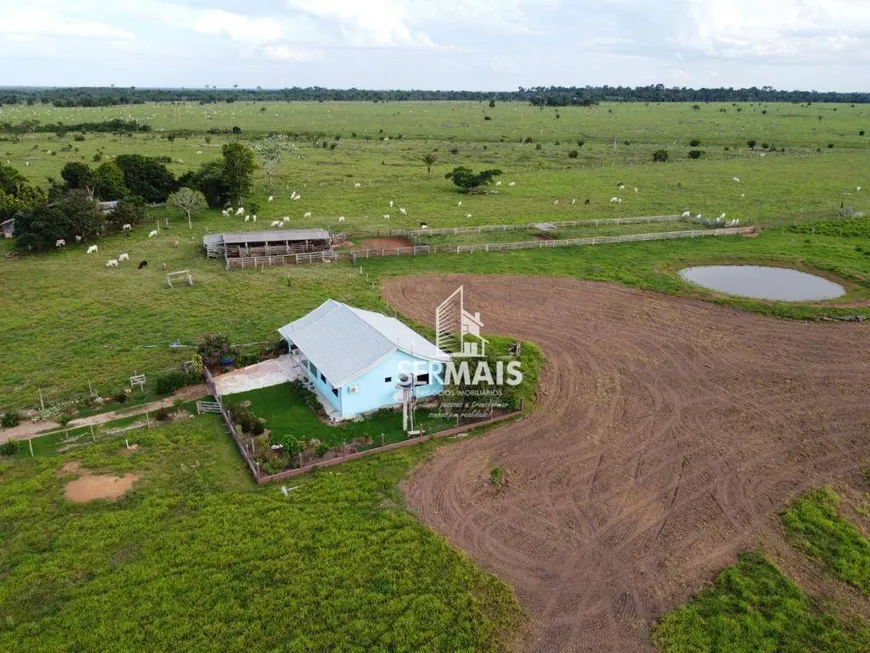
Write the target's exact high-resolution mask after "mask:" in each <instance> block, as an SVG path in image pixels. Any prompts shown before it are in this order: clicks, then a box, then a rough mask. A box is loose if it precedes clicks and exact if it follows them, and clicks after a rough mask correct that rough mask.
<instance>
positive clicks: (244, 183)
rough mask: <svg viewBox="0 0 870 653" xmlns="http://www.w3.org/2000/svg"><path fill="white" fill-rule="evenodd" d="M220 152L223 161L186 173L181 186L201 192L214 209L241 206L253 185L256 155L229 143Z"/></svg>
mask: <svg viewBox="0 0 870 653" xmlns="http://www.w3.org/2000/svg"><path fill="white" fill-rule="evenodd" d="M221 152H222V154H223V159H220V160H217V161H209V162H208V163H204V164H203V165H201V166H200V167H199V169H198V170H195V171H191V172H187V173H185V174H183V175H182V176H181V177H180V178H179V180H178V181H179V184H180V185H181V186H186V187H187V188H191V189H194V190H198V191H200V192H201V193H202V194H203V195H204V196H205V199H206V202H207V203H208V205H209V206H210V207H212V208H216V207H220V206H225V205H227V204H230V203H233V204H237V205H239V206H241V205H242V204H243V202H244V197H245V195H247V194H248V193H249V192H250V190H251V185H252V184H253V179H254V170H256V168H257V161H256V155H255V153H254V151H253V150H252V149H251V148H249V147H247V146H245V145H243V144H241V143H227V144H226V145H224V146H223V148H222V149H221Z"/></svg>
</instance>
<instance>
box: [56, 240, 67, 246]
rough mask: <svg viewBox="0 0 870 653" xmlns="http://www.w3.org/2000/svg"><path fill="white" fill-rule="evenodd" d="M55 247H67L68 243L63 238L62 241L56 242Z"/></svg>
mask: <svg viewBox="0 0 870 653" xmlns="http://www.w3.org/2000/svg"><path fill="white" fill-rule="evenodd" d="M54 246H55V247H66V241H65V240H64V239H63V238H61V239H60V240H56V241H55V243H54Z"/></svg>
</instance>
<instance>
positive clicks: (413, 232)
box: [357, 215, 683, 238]
mask: <svg viewBox="0 0 870 653" xmlns="http://www.w3.org/2000/svg"><path fill="white" fill-rule="evenodd" d="M682 219H683V218H682V217H681V216H679V215H647V216H637V217H633V218H590V219H586V220H562V221H552V220H541V221H540V222H526V223H521V224H487V225H478V226H476V227H442V228H439V229H387V230H386V231H384V232H382V231H381V230H380V229H378V230H377V232H376V233H375V234H372V236H374V237H375V238H382V237H384V236H410V237H414V236H417V237H419V236H459V235H462V234H482V233H489V232H492V231H528V230H540V228H541V226H542V225H548V226H552V227H553V228H554V229H561V228H564V227H601V226H606V225H619V224H649V223H656V222H680V221H681V220H682ZM357 237H358V238H359V237H360V236H357ZM362 237H363V238H365V237H366V236H362Z"/></svg>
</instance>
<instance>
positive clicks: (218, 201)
mask: <svg viewBox="0 0 870 653" xmlns="http://www.w3.org/2000/svg"><path fill="white" fill-rule="evenodd" d="M178 183H179V184H180V185H181V186H187V187H188V188H194V189H196V190H198V191H200V192H201V193H202V194H203V195H205V199H206V201H207V202H208V205H209V206H210V207H212V208H213V209H214V208H218V207H221V206H225V205H226V204H227V203H228V202H229V201H230V190H229V188H228V187H227V184H226V181H225V179H224V163H223V161H209V162H208V163H204V164H203V165H201V166H200V167H199V170H196V171H191V172H186V173H184V174H183V175H182V176H181V177H180V178H179V180H178Z"/></svg>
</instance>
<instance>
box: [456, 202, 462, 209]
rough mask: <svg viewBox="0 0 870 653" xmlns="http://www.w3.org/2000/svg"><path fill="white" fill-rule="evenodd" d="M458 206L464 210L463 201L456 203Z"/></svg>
mask: <svg viewBox="0 0 870 653" xmlns="http://www.w3.org/2000/svg"><path fill="white" fill-rule="evenodd" d="M456 206H458V207H459V208H460V209H461V208H462V200H459V201H458V202H457V203H456Z"/></svg>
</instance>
